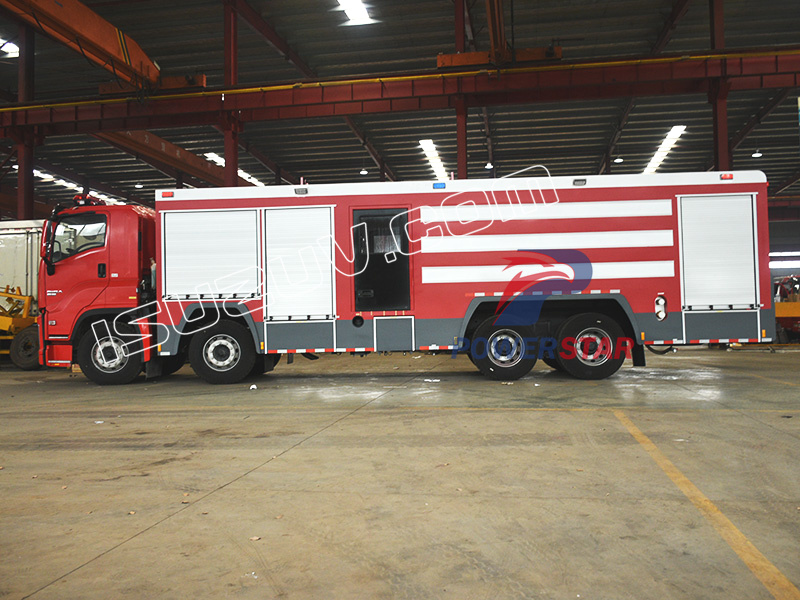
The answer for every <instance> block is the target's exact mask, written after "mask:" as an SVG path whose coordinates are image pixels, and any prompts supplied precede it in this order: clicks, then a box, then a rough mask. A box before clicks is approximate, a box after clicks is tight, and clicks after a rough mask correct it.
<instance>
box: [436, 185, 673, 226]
mask: <svg viewBox="0 0 800 600" xmlns="http://www.w3.org/2000/svg"><path fill="white" fill-rule="evenodd" d="M495 193H496V192H495ZM517 200H520V201H519V202H517ZM527 200H528V202H525V201H524V200H521V199H519V198H517V199H515V200H514V204H511V203H507V204H502V203H500V204H495V203H490V202H489V200H488V197H487V196H486V194H484V193H483V192H471V193H470V192H465V193H462V194H461V195H460V196H455V197H454V198H453V201H459V204H458V205H448V206H423V207H422V208H421V209H420V216H421V217H422V222H423V223H444V222H461V223H468V222H470V221H498V220H499V221H525V220H528V219H595V218H600V219H602V218H605V219H609V218H617V217H668V216H670V215H671V214H672V200H609V201H597V202H558V203H548V204H543V203H533V202H530V200H531V197H528V198H527ZM478 202H480V204H478Z"/></svg>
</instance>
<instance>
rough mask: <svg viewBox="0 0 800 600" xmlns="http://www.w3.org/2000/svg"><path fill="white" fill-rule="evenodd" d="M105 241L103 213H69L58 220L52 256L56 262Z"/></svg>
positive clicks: (98, 245) (99, 245)
mask: <svg viewBox="0 0 800 600" xmlns="http://www.w3.org/2000/svg"><path fill="white" fill-rule="evenodd" d="M105 243H106V217H105V215H97V214H85V215H71V216H68V217H64V218H62V219H60V220H59V221H58V224H57V225H56V231H55V235H54V236H53V258H52V261H53V262H54V263H55V262H58V261H60V260H64V259H65V258H69V257H70V256H74V255H75V254H78V253H79V252H84V251H85V250H90V249H92V248H100V247H102V246H104V245H105Z"/></svg>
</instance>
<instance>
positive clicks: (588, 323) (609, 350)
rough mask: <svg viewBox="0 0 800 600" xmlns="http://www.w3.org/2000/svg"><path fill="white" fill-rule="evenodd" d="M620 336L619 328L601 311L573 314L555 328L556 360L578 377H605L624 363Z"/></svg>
mask: <svg viewBox="0 0 800 600" xmlns="http://www.w3.org/2000/svg"><path fill="white" fill-rule="evenodd" d="M623 336H624V333H623V331H622V328H621V327H620V326H619V324H618V323H617V322H616V321H615V320H614V319H612V318H611V317H608V316H606V315H602V314H600V313H581V314H577V315H574V316H572V317H570V318H569V319H567V320H566V321H564V323H563V324H562V325H561V327H560V328H559V330H558V342H559V344H558V345H559V352H558V354H557V355H556V356H557V360H558V363H559V364H560V365H561V368H562V369H563V370H564V371H565V372H567V373H569V374H570V375H572V376H573V377H577V378H578V379H605V378H606V377H609V376H611V375H613V374H614V373H616V372H617V371H618V370H619V368H620V367H621V366H622V363H623V362H625V352H624V351H623V350H624V349H623V348H619V347H618V345H619V343H620V340H622V339H623ZM565 340H567V343H566V344H565V343H564V341H565ZM572 344H574V351H572V349H571V348H572Z"/></svg>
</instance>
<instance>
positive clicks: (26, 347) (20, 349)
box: [8, 325, 39, 371]
mask: <svg viewBox="0 0 800 600" xmlns="http://www.w3.org/2000/svg"><path fill="white" fill-rule="evenodd" d="M8 353H9V356H10V357H11V362H13V363H14V364H15V365H16V366H17V367H19V368H20V369H22V370H23V371H35V370H36V369H38V368H39V326H38V325H31V326H29V327H26V328H25V329H23V330H22V331H20V332H19V333H18V334H17V335H15V336H14V339H13V340H11V348H10V349H9V351H8Z"/></svg>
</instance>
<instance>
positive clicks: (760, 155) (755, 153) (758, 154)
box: [750, 150, 764, 158]
mask: <svg viewBox="0 0 800 600" xmlns="http://www.w3.org/2000/svg"><path fill="white" fill-rule="evenodd" d="M750 156H752V157H753V158H761V157H762V156H764V154H763V153H762V152H761V150H756V151H755V152H753V153H752V154H751V155H750Z"/></svg>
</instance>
